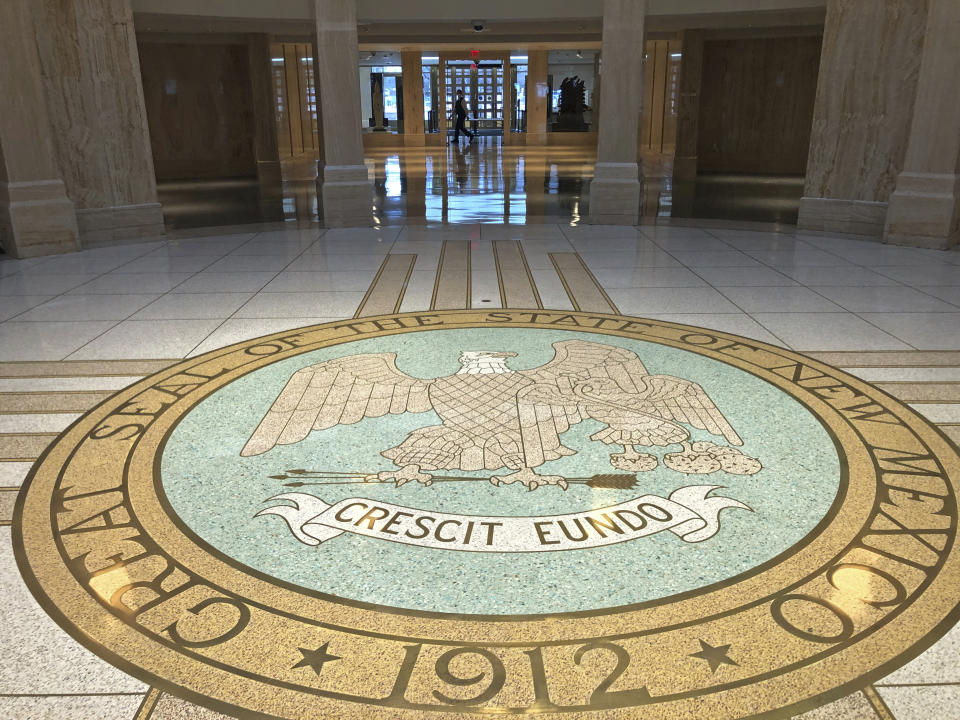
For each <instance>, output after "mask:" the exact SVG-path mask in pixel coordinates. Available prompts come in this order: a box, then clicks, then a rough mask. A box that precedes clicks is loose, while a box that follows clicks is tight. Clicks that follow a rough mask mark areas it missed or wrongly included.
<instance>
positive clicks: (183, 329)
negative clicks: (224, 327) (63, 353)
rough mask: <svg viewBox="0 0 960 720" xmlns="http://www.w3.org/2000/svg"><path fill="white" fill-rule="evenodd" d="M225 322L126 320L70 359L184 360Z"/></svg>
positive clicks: (218, 320) (217, 320)
mask: <svg viewBox="0 0 960 720" xmlns="http://www.w3.org/2000/svg"><path fill="white" fill-rule="evenodd" d="M222 322H223V320H220V319H216V320H125V321H123V322H121V323H119V324H117V325H115V326H114V327H113V328H111V329H110V330H108V331H107V332H105V333H104V334H103V335H101V336H100V337H98V338H97V339H96V340H94V341H93V342H91V343H89V344H87V345H85V346H83V347H82V348H80V349H79V350H77V351H76V352H74V353H72V354H71V355H70V357H69V359H70V360H106V359H114V358H131V359H134V358H144V359H153V358H177V357H185V356H186V355H187V353H189V352H190V351H191V350H193V348H194V347H196V346H197V345H198V344H199V343H200V342H201V341H202V340H203V339H204V338H205V337H206V336H207V335H209V334H210V333H211V332H213V330H214V329H215V328H216V327H217V326H219V325H220V324H221V323H222Z"/></svg>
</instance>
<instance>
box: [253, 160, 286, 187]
mask: <svg viewBox="0 0 960 720" xmlns="http://www.w3.org/2000/svg"><path fill="white" fill-rule="evenodd" d="M257 180H258V181H259V182H260V184H261V185H278V184H279V183H281V182H283V170H282V168H281V165H280V161H279V160H258V161H257Z"/></svg>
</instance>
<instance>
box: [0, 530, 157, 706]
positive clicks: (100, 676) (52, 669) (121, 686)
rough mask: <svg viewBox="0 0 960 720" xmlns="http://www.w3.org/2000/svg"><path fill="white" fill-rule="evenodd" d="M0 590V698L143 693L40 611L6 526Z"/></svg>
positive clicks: (0, 538) (0, 548)
mask: <svg viewBox="0 0 960 720" xmlns="http://www.w3.org/2000/svg"><path fill="white" fill-rule="evenodd" d="M0 587H2V588H3V602H2V603H0V647H2V648H3V653H4V657H3V662H2V663H0V695H8V694H11V695H16V694H27V693H40V694H45V693H49V692H51V690H53V689H56V691H57V692H59V693H116V692H146V690H147V686H146V685H145V684H144V683H142V682H140V681H139V680H134V679H133V678H132V677H130V676H129V675H127V674H126V673H124V672H122V671H120V670H118V669H116V668H115V667H113V666H112V665H109V664H107V663H106V662H104V661H103V660H101V659H100V658H98V657H96V656H95V655H94V654H93V653H91V652H90V651H89V650H87V649H85V648H84V647H82V646H81V645H80V644H79V643H77V642H76V641H75V640H73V639H72V638H70V637H69V636H68V635H67V634H66V633H64V632H63V630H61V629H60V627H59V626H58V625H57V624H56V623H55V622H54V621H53V620H51V619H50V617H49V616H48V615H47V614H46V613H45V612H44V611H43V610H41V609H40V606H39V605H37V603H36V601H35V600H34V599H33V596H32V595H31V594H30V591H29V590H28V589H27V587H26V585H24V584H23V581H22V580H21V579H20V573H19V572H18V571H17V567H16V563H15V561H14V558H13V547H12V544H11V542H10V528H9V527H0ZM0 715H2V713H0ZM2 716H3V717H17V716H16V715H13V716H11V715H2ZM79 717H82V716H79ZM88 717H90V716H88Z"/></svg>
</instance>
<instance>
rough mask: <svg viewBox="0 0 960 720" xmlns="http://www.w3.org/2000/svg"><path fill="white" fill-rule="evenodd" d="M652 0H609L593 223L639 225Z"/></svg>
mask: <svg viewBox="0 0 960 720" xmlns="http://www.w3.org/2000/svg"><path fill="white" fill-rule="evenodd" d="M646 12H647V2H646V0H604V3H603V42H602V48H601V56H602V63H603V65H602V73H601V77H602V78H603V97H602V98H601V99H600V122H599V123H598V140H597V164H596V167H595V168H594V178H593V181H592V182H591V184H590V217H589V220H590V222H591V223H612V224H617V225H635V224H636V223H637V221H638V219H639V213H640V167H639V165H638V163H637V157H638V153H639V129H640V112H641V102H642V98H643V53H642V52H637V47H641V48H642V47H643V38H644V20H645V17H646Z"/></svg>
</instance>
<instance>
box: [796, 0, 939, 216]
mask: <svg viewBox="0 0 960 720" xmlns="http://www.w3.org/2000/svg"><path fill="white" fill-rule="evenodd" d="M926 8H927V1H926V0H876V1H874V2H862V0H829V2H828V4H827V17H826V24H825V28H824V38H823V53H822V56H821V60H820V81H819V83H818V85H817V101H816V109H815V111H814V117H813V128H812V133H811V138H810V153H809V160H808V164H807V180H806V187H805V189H804V196H805V198H807V197H808V198H827V199H833V200H846V201H863V202H887V200H888V199H889V196H890V192H891V191H892V189H893V186H894V182H895V180H896V177H897V174H898V173H899V172H900V170H901V169H902V167H903V158H904V155H905V153H906V147H907V140H908V137H909V133H910V121H911V117H912V114H913V103H914V96H915V95H916V87H917V76H918V73H919V68H920V58H921V56H922V48H923V35H924V28H925V23H926ZM800 214H801V224H803V222H804V214H805V213H804V209H803V208H802V207H801V213H800ZM814 215H815V213H814ZM810 219H811V220H813V219H814V218H813V216H811V218H810ZM881 229H882V223H881Z"/></svg>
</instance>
